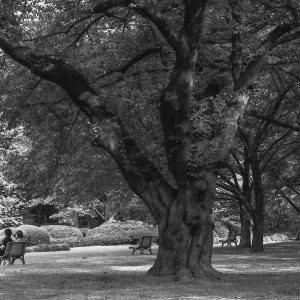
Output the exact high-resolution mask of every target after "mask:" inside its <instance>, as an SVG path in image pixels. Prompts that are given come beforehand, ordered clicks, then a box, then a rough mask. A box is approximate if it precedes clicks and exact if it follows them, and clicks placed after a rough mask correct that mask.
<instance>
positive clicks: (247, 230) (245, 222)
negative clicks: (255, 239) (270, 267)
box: [239, 208, 251, 248]
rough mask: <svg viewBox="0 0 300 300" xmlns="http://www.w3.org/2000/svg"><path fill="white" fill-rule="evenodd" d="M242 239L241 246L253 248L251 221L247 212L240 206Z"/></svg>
mask: <svg viewBox="0 0 300 300" xmlns="http://www.w3.org/2000/svg"><path fill="white" fill-rule="evenodd" d="M240 219H241V240H240V245H239V247H240V248H251V222H250V219H249V218H248V216H247V215H246V213H245V212H244V211H243V209H242V208H240Z"/></svg>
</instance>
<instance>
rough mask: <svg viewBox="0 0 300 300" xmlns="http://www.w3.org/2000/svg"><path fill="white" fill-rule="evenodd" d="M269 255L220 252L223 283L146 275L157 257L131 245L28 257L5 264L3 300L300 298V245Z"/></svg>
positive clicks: (0, 269) (269, 249) (216, 261)
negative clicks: (141, 251)
mask: <svg viewBox="0 0 300 300" xmlns="http://www.w3.org/2000/svg"><path fill="white" fill-rule="evenodd" d="M265 249H266V250H265V253H263V254H253V253H249V251H245V250H243V251H242V250H239V249H238V248H235V247H232V248H229V247H228V248H227V247H225V248H220V247H215V248H214V255H213V265H214V267H215V268H216V269H217V270H218V271H221V272H223V273H224V274H225V277H224V278H223V279H222V280H221V281H218V282H213V283H211V282H203V281H200V280H193V281H192V282H190V283H179V282H174V281H172V279H171V278H156V277H150V276H146V275H145V274H146V271H147V270H148V269H149V268H150V266H151V265H152V264H153V262H154V260H155V253H157V247H156V248H154V255H148V254H146V255H140V254H136V255H135V256H132V255H131V251H130V250H129V249H128V246H113V247H110V246H106V247H105V246H104V247H85V248H74V249H71V250H70V251H66V252H45V253H28V254H26V255H25V260H26V265H24V266H23V265H22V264H21V263H20V261H17V262H16V264H15V265H13V266H0V299H1V300H6V299H12V300H18V299H22V300H27V299H30V300H31V299H80V300H81V299H83V300H84V299H164V300H165V299H184V300H185V299H205V300H209V299H272V300H273V299H284V300H285V299H300V242H299V241H289V242H286V243H277V244H268V245H266V248H265Z"/></svg>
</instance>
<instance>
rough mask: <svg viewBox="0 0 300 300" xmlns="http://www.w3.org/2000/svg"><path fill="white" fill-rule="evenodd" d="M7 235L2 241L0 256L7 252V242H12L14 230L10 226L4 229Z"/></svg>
mask: <svg viewBox="0 0 300 300" xmlns="http://www.w3.org/2000/svg"><path fill="white" fill-rule="evenodd" d="M4 234H5V237H4V239H3V240H2V242H1V246H0V256H2V255H4V253H5V248H6V245H7V243H9V242H12V241H13V240H12V239H11V235H12V231H11V230H10V229H9V228H6V229H5V230H4Z"/></svg>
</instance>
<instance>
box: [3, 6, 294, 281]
mask: <svg viewBox="0 0 300 300" xmlns="http://www.w3.org/2000/svg"><path fill="white" fill-rule="evenodd" d="M21 2H22V1H17V0H16V1H8V0H2V1H1V2H0V3H1V5H0V9H1V12H0V14H1V19H0V48H1V49H2V50H3V51H4V52H5V53H6V54H7V55H9V56H10V58H11V59H13V60H14V61H16V62H18V63H20V64H21V65H23V66H24V67H25V68H27V69H28V70H30V71H31V72H32V73H33V74H35V75H36V76H38V77H40V78H42V79H45V80H47V81H50V82H52V83H55V84H57V85H58V86H60V87H61V88H62V89H63V90H64V91H65V92H66V93H67V94H68V95H69V97H70V98H71V100H72V101H73V102H74V103H75V104H76V105H77V106H78V107H79V108H80V109H81V110H82V112H84V113H85V114H86V116H87V117H88V118H89V120H90V123H91V124H92V126H91V127H92V133H93V137H92V140H93V141H92V143H93V145H94V146H96V147H100V148H102V149H105V151H107V152H108V153H109V154H110V156H111V157H112V159H113V160H114V161H115V162H116V164H117V165H118V167H119V169H120V171H121V173H122V175H123V177H124V178H125V180H126V181H127V183H128V185H129V186H130V188H131V189H132V190H133V191H134V192H135V193H136V194H137V195H138V196H139V197H140V198H141V199H142V200H143V201H144V202H145V203H146V205H147V206H148V208H149V210H150V211H151V213H152V215H153V216H154V218H155V220H156V222H157V224H158V226H159V251H158V255H157V259H156V261H155V264H154V266H153V267H152V268H151V269H150V270H149V272H150V274H153V275H160V276H167V275H176V276H177V278H178V279H187V278H190V277H201V278H202V277H203V278H206V277H218V273H217V272H216V270H214V269H213V267H212V265H211V255H212V241H213V238H212V230H213V222H212V221H211V220H210V213H211V211H212V206H213V203H214V198H215V190H216V174H215V172H216V170H217V169H218V168H219V167H220V166H222V165H223V162H224V160H225V159H226V157H227V155H228V151H229V149H230V147H231V144H232V141H233V139H234V136H235V134H236V130H237V123H238V120H239V117H240V116H241V115H242V114H243V111H244V109H245V106H246V104H247V101H248V92H247V88H248V87H249V85H251V84H252V83H253V82H254V81H255V80H256V78H257V76H258V74H259V72H260V71H261V69H262V68H263V67H264V66H265V65H266V64H267V63H268V62H269V54H270V53H271V51H273V50H274V49H275V48H276V47H277V46H280V45H281V44H282V43H288V42H290V41H293V39H294V38H295V36H297V31H296V30H297V28H298V27H297V26H298V23H297V22H298V19H297V17H298V15H297V13H298V11H297V9H296V8H295V7H294V6H293V4H292V3H291V1H287V3H286V6H285V5H282V6H280V8H279V9H280V12H279V14H278V15H279V16H280V18H276V17H277V16H276V9H277V8H276V7H277V6H276V5H275V6H274V5H273V3H272V1H270V3H268V4H269V6H271V8H269V11H270V19H269V20H265V22H264V21H260V20H258V19H257V17H256V16H257V14H258V15H263V14H265V12H266V11H268V6H267V5H265V4H261V3H260V2H255V3H254V4H253V5H252V4H251V2H252V1H237V0H230V1H210V2H209V1H207V0H187V1H152V0H143V1H142V0H140V1H139V0H133V1H130V0H114V1H107V0H98V1H91V3H90V2H88V1H81V2H79V3H77V4H75V3H74V5H73V4H72V3H69V2H66V3H64V4H63V5H61V3H59V2H58V1H53V2H52V3H50V4H46V3H41V2H39V1H32V2H30V3H29V4H30V9H28V6H27V7H25V8H24V6H22V5H21V4H22V3H21ZM89 4H90V5H91V6H90V5H89ZM90 8H92V9H90ZM249 9H250V11H251V13H250V14H248V13H245V10H249ZM80 10H84V12H83V13H79V12H80ZM274 10H275V11H274ZM22 11H23V12H25V13H22ZM249 16H250V17H249ZM110 18H112V21H110ZM249 18H252V21H253V24H255V26H254V25H253V24H252V23H251V21H250V20H249ZM30 19H31V21H30ZM70 20H71V21H72V23H70ZM86 20H88V22H87V23H84V24H85V27H84V28H83V29H82V28H81V30H79V29H78V28H80V27H77V25H78V24H79V23H82V22H85V21H86ZM35 22H39V24H38V26H37V25H35V26H33V25H31V24H34V23H35ZM119 22H121V24H123V28H126V27H129V28H131V29H132V30H133V31H135V32H136V31H138V30H140V29H141V28H145V27H146V26H147V27H148V28H150V29H151V30H150V31H151V32H152V34H153V36H155V38H154V42H155V43H159V44H160V45H161V46H162V47H163V48H164V49H163V50H161V51H160V52H161V56H162V60H163V58H164V55H165V51H164V50H165V48H167V52H170V54H169V56H168V61H167V64H168V65H169V67H170V68H169V73H167V74H168V77H167V78H165V80H166V81H167V83H166V84H164V81H162V82H163V84H161V86H160V90H159V91H160V95H159V98H158V99H157V101H156V103H157V106H156V113H157V115H158V116H159V121H160V124H159V126H158V128H160V130H161V132H162V134H163V140H164V141H163V145H164V157H165V160H166V165H167V171H166V173H167V174H164V173H162V171H161V168H159V167H158V166H157V165H156V164H155V161H154V160H153V157H151V156H148V155H147V152H146V151H142V150H141V149H142V145H141V144H140V143H139V141H138V138H137V137H136V136H135V135H134V134H132V130H131V128H130V126H128V120H127V119H126V118H124V116H123V115H122V114H120V113H118V111H116V110H115V109H113V108H112V103H110V102H109V101H107V99H109V95H108V93H105V92H103V86H104V85H102V89H101V83H99V81H96V83H97V84H95V81H94V80H93V79H92V78H90V77H91V76H90V74H89V72H91V70H93V69H92V67H93V66H91V65H90V66H89V72H85V74H83V73H82V72H81V71H79V69H80V67H81V65H80V62H78V61H76V60H74V59H72V58H73V57H72V55H69V57H67V56H66V55H67V54H66V53H67V50H68V49H70V48H67V49H65V50H66V51H65V52H63V51H61V49H60V44H59V43H61V42H62V41H61V40H59V38H58V39H56V40H55V43H54V42H52V43H51V42H44V44H41V42H40V41H41V39H43V41H45V38H46V32H45V31H47V30H49V31H50V32H48V34H47V37H51V36H55V37H57V34H58V33H59V32H60V33H63V34H66V35H67V34H69V33H71V35H70V36H71V38H72V37H73V43H72V45H73V46H76V45H78V42H79V41H81V43H85V42H86V43H88V42H89V40H93V39H95V40H96V42H97V43H99V44H101V41H103V39H105V38H107V35H108V32H111V33H113V32H114V31H115V30H117V29H118V28H119V26H120V23H119ZM249 22H250V23H249ZM95 24H96V25H95ZM94 25H95V26H96V29H95V28H94V30H93V31H92V33H91V32H90V34H92V36H91V35H89V30H90V29H91V28H92V27H93V26H94ZM113 26H115V28H114V27H113ZM121 28H122V27H121ZM32 31H33V32H36V36H35V37H34V38H32V37H30V38H28V37H27V36H26V35H28V34H29V35H32ZM78 31H79V32H78ZM41 34H42V35H44V36H43V37H41V39H39V36H40V35H41ZM74 36H75V38H74ZM209 37H211V39H209ZM250 37H251V38H250ZM224 40H225V41H224ZM248 42H252V43H251V45H249V43H248ZM247 43H248V44H247ZM212 44H213V46H215V48H214V49H211V48H210V46H209V45H212ZM73 50H74V51H76V47H74V49H73ZM87 50H89V51H93V53H94V56H93V57H94V58H93V60H95V57H96V60H97V61H98V63H97V66H99V64H100V63H102V64H103V65H105V63H104V62H103V60H102V59H103V54H102V56H101V53H99V52H97V44H96V43H94V44H93V48H91V47H90V48H80V49H79V50H78V51H79V52H80V51H81V52H80V55H81V57H86V55H87V54H86V51H87ZM107 50H109V49H107ZM100 51H101V50H100ZM208 51H212V52H213V53H218V54H220V57H221V63H222V64H223V65H225V66H223V69H222V68H221V69H220V70H219V71H220V72H222V70H223V71H224V68H225V70H226V71H227V75H228V74H230V78H229V80H222V82H221V79H220V78H221V76H217V77H215V81H216V82H213V80H210V81H206V80H205V79H204V78H205V76H206V77H207V76H208V74H210V76H214V75H215V74H214V73H212V72H208V73H206V74H204V76H203V75H202V76H198V73H199V71H201V70H204V69H207V68H211V67H215V61H210V60H213V58H212V56H210V57H209V58H208V57H206V55H207V52H208ZM155 52H158V50H157V49H156V50H155V49H154V48H152V49H151V50H149V49H146V51H143V53H139V54H138V55H136V56H135V57H134V58H132V60H130V61H128V62H127V64H125V65H122V66H121V67H119V68H117V69H116V72H118V73H126V71H127V70H128V69H129V68H130V67H131V66H132V65H134V64H135V63H137V62H139V61H140V60H141V59H143V58H147V57H149V55H150V54H153V53H155ZM120 53H122V49H120ZM248 53H251V54H250V55H248ZM57 56H60V57H57ZM91 57H92V55H91ZM101 57H102V58H101ZM74 64H75V65H74ZM101 68H102V69H103V68H105V66H101ZM196 70H197V72H196ZM94 71H95V72H96V70H94ZM229 71H231V72H229ZM109 73H111V71H110V72H109ZM96 77H97V78H98V79H100V82H101V76H97V74H96ZM227 77H228V76H227ZM194 82H195V83H197V84H195V85H194ZM125 83H126V81H125ZM196 87H197V89H198V91H196ZM199 91H200V92H199ZM111 92H112V91H111ZM145 92H146V91H145ZM196 92H197V93H196ZM198 92H199V93H198ZM139 95H140V97H142V98H143V93H142V91H140V93H139ZM193 95H195V97H193ZM216 103H217V105H215V104H216Z"/></svg>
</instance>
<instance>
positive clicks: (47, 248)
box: [38, 244, 50, 252]
mask: <svg viewBox="0 0 300 300" xmlns="http://www.w3.org/2000/svg"><path fill="white" fill-rule="evenodd" d="M38 247H40V250H41V252H48V251H50V246H49V245H48V244H40V245H39V246H38Z"/></svg>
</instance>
